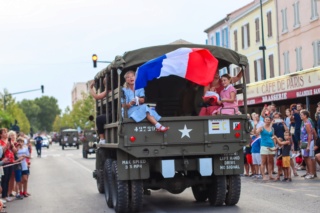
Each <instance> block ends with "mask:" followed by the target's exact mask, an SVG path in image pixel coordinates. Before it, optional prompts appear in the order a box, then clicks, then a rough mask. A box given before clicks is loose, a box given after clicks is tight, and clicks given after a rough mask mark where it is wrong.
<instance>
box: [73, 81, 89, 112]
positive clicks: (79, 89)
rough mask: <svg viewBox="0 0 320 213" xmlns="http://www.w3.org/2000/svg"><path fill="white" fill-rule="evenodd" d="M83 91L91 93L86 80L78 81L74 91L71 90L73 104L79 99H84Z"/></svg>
mask: <svg viewBox="0 0 320 213" xmlns="http://www.w3.org/2000/svg"><path fill="white" fill-rule="evenodd" d="M83 93H84V94H88V93H89V86H88V83H85V82H77V83H74V85H73V88H72V91H71V102H72V103H71V104H72V106H73V105H74V104H75V103H76V102H77V101H79V100H82V99H83Z"/></svg>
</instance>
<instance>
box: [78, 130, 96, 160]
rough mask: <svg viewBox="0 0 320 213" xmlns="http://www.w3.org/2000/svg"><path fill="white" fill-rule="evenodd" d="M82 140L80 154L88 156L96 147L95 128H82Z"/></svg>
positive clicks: (94, 151) (84, 156)
mask: <svg viewBox="0 0 320 213" xmlns="http://www.w3.org/2000/svg"><path fill="white" fill-rule="evenodd" d="M80 141H81V142H82V156H83V158H88V154H94V153H96V149H97V133H96V131H95V130H84V131H83V135H82V136H81V137H80Z"/></svg>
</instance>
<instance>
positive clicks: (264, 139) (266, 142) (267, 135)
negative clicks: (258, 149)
mask: <svg viewBox="0 0 320 213" xmlns="http://www.w3.org/2000/svg"><path fill="white" fill-rule="evenodd" d="M260 135H261V146H266V147H269V148H272V147H274V142H273V140H272V138H271V137H272V136H273V129H271V131H270V132H268V131H267V130H266V129H265V128H262V131H261V133H260Z"/></svg>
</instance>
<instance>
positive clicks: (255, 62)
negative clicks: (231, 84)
mask: <svg viewBox="0 0 320 213" xmlns="http://www.w3.org/2000/svg"><path fill="white" fill-rule="evenodd" d="M254 81H255V82H257V81H258V72H257V60H255V61H254Z"/></svg>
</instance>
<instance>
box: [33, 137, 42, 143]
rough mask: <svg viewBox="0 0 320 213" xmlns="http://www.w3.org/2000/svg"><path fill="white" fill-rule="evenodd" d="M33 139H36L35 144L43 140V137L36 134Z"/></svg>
mask: <svg viewBox="0 0 320 213" xmlns="http://www.w3.org/2000/svg"><path fill="white" fill-rule="evenodd" d="M34 140H35V141H36V145H40V144H41V143H42V141H43V138H42V137H41V136H37V137H35V138H34Z"/></svg>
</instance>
